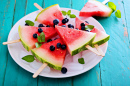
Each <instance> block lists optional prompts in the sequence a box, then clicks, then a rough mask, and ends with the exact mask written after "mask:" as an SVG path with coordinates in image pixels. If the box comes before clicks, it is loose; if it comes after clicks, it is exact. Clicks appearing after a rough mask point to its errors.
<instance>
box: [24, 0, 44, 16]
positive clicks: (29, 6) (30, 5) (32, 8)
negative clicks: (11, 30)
mask: <svg viewBox="0 0 130 86" xmlns="http://www.w3.org/2000/svg"><path fill="white" fill-rule="evenodd" d="M34 3H37V4H39V5H40V6H42V5H43V4H44V3H43V0H27V8H26V15H27V14H29V13H31V12H34V11H37V10H38V9H37V8H36V7H35V6H34Z"/></svg>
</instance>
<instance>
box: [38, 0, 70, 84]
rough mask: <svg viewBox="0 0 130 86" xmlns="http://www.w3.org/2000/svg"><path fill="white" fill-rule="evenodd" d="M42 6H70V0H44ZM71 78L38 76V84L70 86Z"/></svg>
mask: <svg viewBox="0 0 130 86" xmlns="http://www.w3.org/2000/svg"><path fill="white" fill-rule="evenodd" d="M44 3H45V4H44V5H43V7H45V8H46V7H48V6H50V5H53V4H59V5H60V6H61V7H67V8H70V7H71V0H44ZM71 85H72V79H71V78H65V79H53V78H46V77H41V76H39V78H38V86H71Z"/></svg>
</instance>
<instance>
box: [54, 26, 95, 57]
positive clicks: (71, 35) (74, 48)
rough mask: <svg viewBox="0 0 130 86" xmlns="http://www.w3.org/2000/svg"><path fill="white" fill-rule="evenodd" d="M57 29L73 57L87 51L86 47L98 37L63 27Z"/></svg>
mask: <svg viewBox="0 0 130 86" xmlns="http://www.w3.org/2000/svg"><path fill="white" fill-rule="evenodd" d="M55 29H56V30H57V33H58V34H59V36H60V37H61V38H62V39H63V41H64V42H65V44H66V45H67V48H68V50H69V52H70V54H71V55H72V56H73V55H75V54H77V53H79V52H81V51H83V50H85V49H86V48H85V46H86V45H88V44H89V43H91V42H92V41H93V39H94V38H95V35H96V34H94V33H91V32H85V31H81V30H75V29H70V28H67V27H61V26H56V27H55Z"/></svg>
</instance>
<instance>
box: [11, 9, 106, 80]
mask: <svg viewBox="0 0 130 86" xmlns="http://www.w3.org/2000/svg"><path fill="white" fill-rule="evenodd" d="M61 9H62V10H64V11H68V10H71V11H72V13H73V14H75V15H76V16H77V17H79V16H78V14H79V11H77V10H74V9H70V8H61ZM39 12H40V11H35V12H32V13H30V14H28V15H26V16H24V17H23V18H21V19H20V20H19V21H18V22H17V23H16V24H15V25H14V26H13V28H12V29H11V31H10V33H9V36H8V41H11V40H17V39H19V35H18V26H19V25H25V20H31V21H34V20H35V17H36V16H37V14H38V13H39ZM79 18H80V17H79ZM81 19H82V20H84V21H88V22H89V24H91V25H94V26H95V27H96V28H98V29H100V30H102V31H104V32H105V30H104V29H103V27H102V26H101V24H100V23H99V22H98V21H97V20H95V19H94V18H93V17H89V18H81ZM69 23H71V24H73V25H74V24H75V19H70V21H69ZM35 26H38V23H37V22H35ZM107 46H108V43H105V44H103V45H101V46H100V47H101V49H102V50H103V51H104V53H106V50H107ZM8 50H9V53H10V55H11V56H12V58H13V59H14V61H15V62H16V63H17V64H18V65H20V66H21V67H22V68H24V69H25V70H27V71H29V72H31V73H34V72H36V70H37V69H38V68H39V67H40V66H41V65H42V63H39V62H37V61H34V62H32V63H27V62H25V61H23V60H22V59H21V58H22V57H23V56H25V55H30V54H31V52H27V51H26V50H25V49H24V48H23V46H22V44H21V43H20V42H19V43H14V44H9V45H8ZM82 57H83V58H84V59H85V64H84V65H79V64H78V63H76V64H75V63H74V62H75V61H74V62H73V59H75V58H69V59H68V58H66V61H65V65H64V66H68V63H72V64H71V66H72V67H69V69H70V70H69V71H68V72H67V73H66V74H62V73H61V72H60V71H58V70H54V69H52V68H49V67H46V68H45V69H44V70H43V71H42V72H41V73H40V76H44V77H50V78H65V77H71V76H75V75H79V74H81V73H84V72H86V71H88V70H90V69H92V68H93V67H94V66H95V65H97V64H98V63H99V62H100V61H101V59H102V58H103V57H101V56H97V55H96V54H94V53H92V52H90V51H89V50H86V51H83V52H82ZM69 66H70V65H69ZM77 66H78V67H79V68H78V67H77ZM71 68H72V70H71ZM74 68H77V69H74Z"/></svg>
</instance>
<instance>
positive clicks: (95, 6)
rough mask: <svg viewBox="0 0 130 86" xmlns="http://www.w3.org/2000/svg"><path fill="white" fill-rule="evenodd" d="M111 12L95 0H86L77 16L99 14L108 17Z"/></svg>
mask: <svg viewBox="0 0 130 86" xmlns="http://www.w3.org/2000/svg"><path fill="white" fill-rule="evenodd" d="M111 13H112V9H111V8H109V7H108V6H106V5H104V4H102V3H101V2H98V1H96V0H93V1H92V0H91V1H88V2H87V3H86V4H85V6H84V7H83V8H82V10H81V11H80V13H79V16H87V17H90V16H100V17H108V16H110V15H111Z"/></svg>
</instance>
